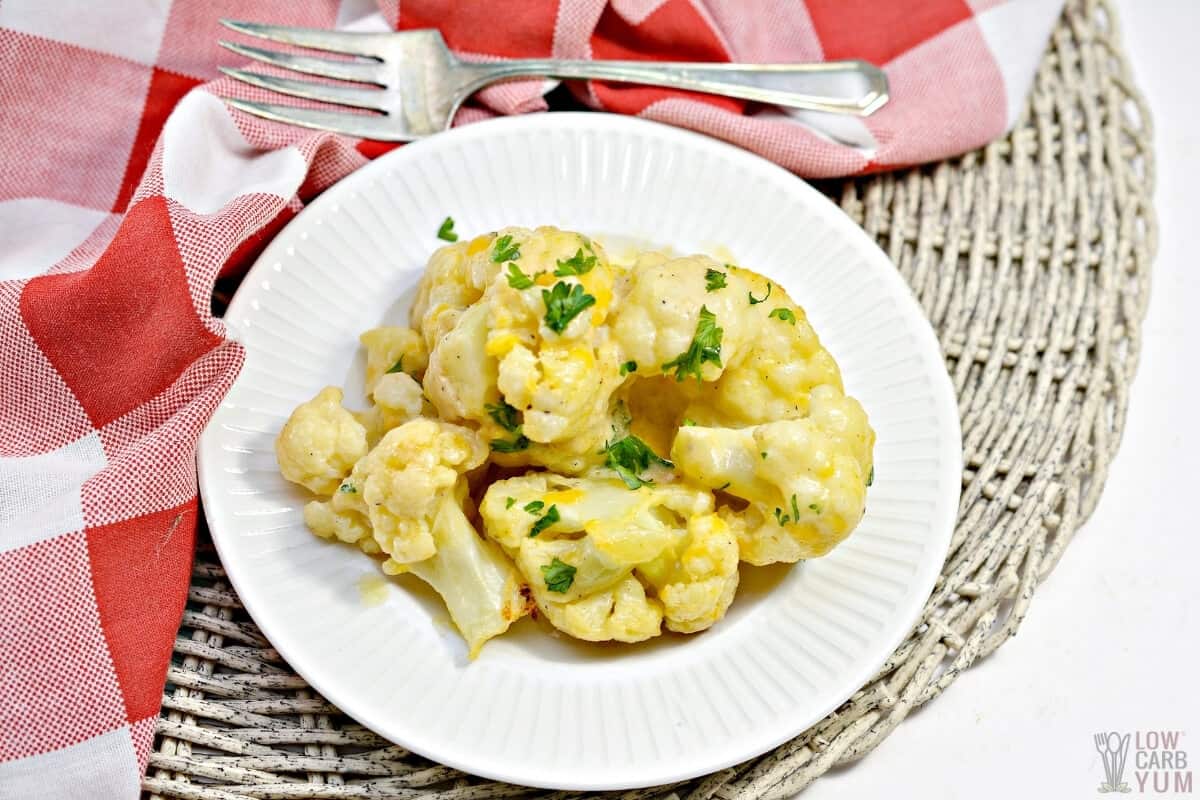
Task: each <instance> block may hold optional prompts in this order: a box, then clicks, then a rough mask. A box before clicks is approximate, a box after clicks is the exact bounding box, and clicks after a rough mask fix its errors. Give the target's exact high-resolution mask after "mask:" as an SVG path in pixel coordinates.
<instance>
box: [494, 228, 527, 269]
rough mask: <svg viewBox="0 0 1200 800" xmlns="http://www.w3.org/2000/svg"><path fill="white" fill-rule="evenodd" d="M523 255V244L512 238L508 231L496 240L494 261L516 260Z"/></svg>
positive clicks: (501, 262)
mask: <svg viewBox="0 0 1200 800" xmlns="http://www.w3.org/2000/svg"><path fill="white" fill-rule="evenodd" d="M520 257H521V245H520V244H519V243H517V242H514V241H513V240H512V237H511V236H509V235H508V234H507V233H506V234H504V235H503V236H501V237H500V238H499V239H497V240H496V248H495V249H494V250H493V251H492V261H495V262H496V263H497V264H503V263H504V262H505V261H516V260H517V259H518V258H520Z"/></svg>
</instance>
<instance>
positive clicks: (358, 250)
mask: <svg viewBox="0 0 1200 800" xmlns="http://www.w3.org/2000/svg"><path fill="white" fill-rule="evenodd" d="M447 214H452V215H453V216H454V218H455V220H456V221H457V225H458V230H459V231H460V233H462V234H464V235H473V234H476V233H480V232H483V231H488V230H495V229H497V228H500V227H502V226H505V225H525V226H536V225H539V224H553V225H558V226H560V227H563V228H569V229H575V230H579V231H583V232H585V233H588V234H593V235H598V236H599V237H600V239H601V241H605V237H606V235H608V236H611V237H620V238H622V239H632V240H636V241H642V242H649V243H655V244H658V245H667V246H671V247H673V248H675V250H676V251H679V252H696V251H708V252H715V253H716V254H717V255H718V257H723V258H724V259H725V260H729V258H730V257H731V256H732V257H733V258H736V259H737V261H738V263H740V264H744V265H745V266H748V267H751V268H753V269H755V270H758V271H760V272H762V273H764V274H766V275H767V276H769V277H771V278H773V279H774V280H776V281H778V282H779V283H780V284H781V285H782V286H784V287H785V288H786V289H787V290H788V292H789V293H790V294H791V296H792V297H793V298H795V299H796V301H797V302H798V303H800V305H802V306H803V307H804V308H805V309H806V310H807V311H808V314H809V317H810V319H811V320H812V323H813V326H814V327H815V328H816V330H817V333H818V334H819V335H820V336H821V338H822V340H823V342H824V343H825V344H826V346H827V347H828V348H829V350H830V351H831V352H832V353H833V355H834V357H835V358H836V359H837V360H838V362H839V363H840V364H841V367H842V371H843V374H844V377H845V383H846V388H847V391H848V392H850V393H851V394H853V395H854V396H855V397H857V398H858V399H859V400H860V401H861V402H862V404H863V406H864V407H865V408H866V410H867V413H868V414H869V415H870V419H871V424H872V425H873V426H874V427H875V430H876V432H877V433H878V444H877V446H876V449H875V465H876V470H875V475H876V477H875V484H874V486H873V487H872V488H871V490H870V492H869V496H868V507H869V510H868V512H867V515H866V518H865V519H864V520H863V522H862V524H861V525H860V526H859V528H858V530H857V531H856V532H855V533H854V534H853V535H852V536H851V538H850V539H849V540H847V542H846V543H845V544H843V545H842V546H841V547H839V548H838V549H836V550H835V551H834V552H833V553H832V554H831V555H829V556H827V557H825V558H822V559H817V560H814V561H812V562H809V563H805V564H802V565H798V566H797V567H795V568H792V569H786V568H781V567H775V568H768V569H750V568H745V569H744V570H743V576H744V577H743V588H741V589H740V590H739V593H738V596H737V600H736V601H735V602H734V605H733V607H732V609H731V610H730V612H729V615H728V616H727V617H726V619H725V620H723V621H722V622H720V623H718V624H717V625H716V626H715V627H714V628H713V629H711V630H710V631H708V632H707V633H704V634H700V635H697V636H691V637H683V636H674V635H669V636H664V637H660V638H659V639H658V640H655V641H653V642H651V643H648V644H645V645H636V646H603V645H588V644H583V643H576V642H574V641H571V640H568V639H566V638H561V637H559V638H556V637H552V636H547V635H546V634H545V632H544V631H543V630H542V629H541V628H539V627H538V626H537V624H536V623H533V622H532V621H528V620H525V621H522V622H521V623H519V624H518V625H517V626H515V627H514V629H513V630H512V631H510V633H509V634H508V635H506V636H503V637H501V638H499V639H494V640H492V641H491V642H489V643H488V644H487V645H486V646H485V647H484V649H483V653H482V655H480V657H479V658H478V659H477V660H476V661H474V662H473V663H468V662H467V660H466V648H465V647H464V645H463V642H462V640H461V639H460V638H459V637H458V635H457V634H456V633H455V632H454V631H453V629H452V628H451V627H450V625H449V622H448V617H447V615H446V612H445V610H444V609H443V607H442V606H441V604H440V602H438V600H437V597H436V595H433V594H432V593H431V592H430V591H429V590H427V589H423V588H422V586H421V584H420V583H419V581H416V580H415V579H412V578H404V579H400V580H396V581H389V582H388V583H387V584H386V585H385V587H384V588H383V589H382V590H380V591H379V592H378V593H379V594H382V595H383V596H384V597H385V598H386V599H385V600H384V601H383V602H382V603H378V602H374V601H372V599H371V597H372V595H374V594H376V592H374V591H361V589H363V587H365V586H367V585H369V584H370V583H371V582H372V581H373V580H374V579H373V578H372V576H375V575H378V574H380V573H379V572H378V568H377V567H376V565H375V562H373V561H372V560H371V559H369V558H367V557H366V556H364V555H362V554H361V553H359V552H358V551H356V550H353V549H351V548H350V547H348V546H343V545H337V544H331V543H329V542H326V541H322V540H319V539H317V538H316V537H314V536H313V535H312V534H310V533H309V532H308V531H307V530H306V529H305V528H304V524H303V522H302V520H301V513H300V510H301V507H302V505H303V503H304V502H305V499H306V498H305V496H304V494H303V492H302V491H301V490H299V489H297V488H296V487H294V486H291V485H289V484H287V483H286V482H284V480H283V479H282V478H280V477H279V474H278V472H277V471H276V466H275V457H274V451H273V441H274V439H275V435H276V433H277V432H278V431H279V428H280V426H281V425H282V424H283V422H284V420H285V418H286V417H287V415H288V414H289V413H290V411H291V410H292V408H293V407H294V406H296V405H297V404H298V403H300V402H302V401H304V400H306V399H308V398H309V397H311V396H312V395H313V394H314V393H316V391H317V390H318V389H319V388H320V387H322V386H325V385H327V384H337V385H344V386H347V387H348V391H347V397H348V398H351V402H353V399H354V398H356V397H361V390H359V389H358V388H356V387H360V386H361V382H362V371H363V366H362V357H361V356H360V355H359V354H358V345H357V336H358V334H359V332H361V331H362V330H363V329H365V328H368V327H371V326H373V325H376V324H379V323H382V322H390V323H403V322H404V321H405V319H406V315H407V310H408V306H409V303H410V302H411V298H412V296H413V290H414V287H415V284H416V282H417V280H418V278H419V276H420V272H421V269H422V267H423V266H424V264H425V261H426V259H427V258H428V256H429V254H430V253H431V252H432V251H433V249H434V248H435V247H437V246H438V245H439V244H440V242H439V241H438V240H437V239H436V238H435V237H434V233H435V232H436V231H437V229H438V225H439V224H440V223H441V221H442V219H443V217H445V216H446V215H447ZM226 322H227V323H228V325H229V330H230V332H231V334H232V335H233V336H235V337H236V338H237V339H239V340H240V341H241V342H243V343H244V344H245V346H246V365H245V368H244V369H243V370H242V374H241V376H240V377H239V378H238V380H237V383H236V384H235V386H234V387H233V390H232V391H231V392H230V393H229V397H228V398H227V399H226V400H225V402H224V403H222V404H221V407H220V408H219V409H218V410H217V412H216V414H215V415H214V417H213V420H212V422H211V424H210V425H209V426H208V429H207V430H206V431H205V433H204V436H203V438H202V439H201V442H200V488H201V491H202V493H203V498H204V509H205V512H206V513H207V515H208V520H209V524H210V526H211V528H212V535H213V538H214V539H215V541H216V544H217V547H218V549H219V550H220V554H221V560H222V562H223V563H224V564H225V568H226V569H227V570H228V572H229V576H230V578H231V579H232V581H233V584H234V586H235V587H236V589H237V591H238V593H239V595H240V596H241V599H242V602H243V603H244V604H245V606H246V608H247V610H249V612H250V614H251V616H253V617H254V620H255V622H257V623H258V625H259V627H260V628H262V630H263V632H264V633H265V634H266V635H267V637H268V638H269V639H270V640H271V642H272V643H273V644H274V645H275V647H277V648H278V649H279V651H280V653H282V654H283V656H284V657H285V658H286V659H287V660H288V662H289V663H290V664H291V665H292V666H293V667H294V668H295V669H296V670H297V671H298V672H299V673H300V674H301V675H302V676H304V678H305V679H306V680H307V681H308V682H309V683H311V684H312V685H313V686H314V687H315V688H316V689H317V690H318V691H320V692H321V694H323V695H324V696H325V697H327V698H328V699H329V700H330V701H332V702H334V703H336V704H337V705H338V706H340V707H341V708H342V709H344V710H345V711H346V712H347V713H348V714H350V716H352V717H354V718H355V719H357V720H359V721H360V722H362V724H364V725H366V726H367V727H369V728H371V729H373V730H375V731H377V732H378V733H380V734H381V735H383V736H385V737H387V738H388V739H391V740H392V741H395V742H397V743H398V744H400V745H403V746H404V747H407V748H410V749H411V750H413V751H415V752H417V753H420V754H422V755H424V756H427V757H429V758H431V759H435V760H437V761H439V762H442V763H444V764H449V765H451V766H454V767H458V768H460V769H463V770H466V771H467V772H472V773H475V774H477V775H482V776H486V777H489V778H495V779H498V780H505V781H512V782H515V783H523V784H531V785H536V786H544V787H552V788H568V789H589V790H598V789H615V788H628V787H635V786H646V785H652V784H658V783H665V782H670V781H675V780H680V779H684V778H689V777H693V776H696V775H701V774H703V773H706V772H711V771H713V770H716V769H719V768H722V767H725V766H728V765H731V764H735V763H737V762H740V761H743V760H745V759H748V758H751V757H753V756H756V755H758V754H760V753H763V752H765V751H767V750H769V749H770V748H772V747H774V746H775V745H777V744H780V743H781V742H783V741H785V740H787V739H788V738H790V737H792V736H794V735H795V734H797V733H799V732H801V731H803V730H804V729H805V728H806V727H808V726H809V725H811V724H812V723H814V722H816V721H818V720H820V719H821V718H822V717H823V716H824V715H825V714H827V713H828V712H829V711H830V710H832V709H834V708H835V707H837V706H838V704H840V703H841V702H842V701H843V700H845V699H846V698H847V697H849V696H850V694H851V693H853V692H854V691H855V690H856V689H858V688H859V687H860V686H861V685H862V684H863V683H865V682H866V681H867V680H869V679H870V678H871V677H872V675H873V674H874V672H875V671H876V670H877V669H878V668H879V667H880V666H881V665H882V663H883V661H884V659H885V658H886V657H887V656H888V654H889V653H891V651H892V650H893V649H894V648H895V647H896V646H897V645H898V644H899V643H900V642H901V641H902V640H903V638H904V636H905V635H906V634H907V633H908V631H909V629H910V628H911V626H912V625H913V623H914V622H915V620H916V618H917V616H918V614H919V612H920V609H921V607H922V604H923V603H924V601H925V600H926V598H927V597H928V595H929V592H930V590H931V589H932V587H933V584H934V580H935V578H936V577H937V575H938V572H939V569H940V567H941V564H942V560H943V559H944V557H945V554H946V549H947V546H948V544H949V541H950V534H951V530H952V527H953V521H954V515H955V511H956V509H957V506H958V495H959V486H960V472H961V456H960V452H961V447H960V445H961V443H960V437H959V427H958V414H957V410H956V405H955V400H954V394H953V391H952V388H951V384H950V381H949V379H948V377H947V374H946V370H945V367H944V366H943V363H942V358H941V355H940V353H939V350H938V345H937V342H936V340H935V338H934V336H933V332H932V331H931V329H930V327H929V324H928V323H927V322H926V320H925V318H924V316H923V315H922V313H921V310H920V308H919V307H918V305H917V303H916V301H915V300H914V299H913V297H912V295H911V294H910V292H909V289H908V287H907V286H906V285H905V283H904V281H903V280H902V279H901V278H900V276H899V275H898V274H897V272H896V270H895V269H894V268H893V266H892V265H891V263H890V262H889V261H888V259H887V257H886V256H885V255H884V254H883V253H882V252H881V251H880V250H879V249H878V248H877V247H876V246H875V244H874V243H873V242H872V241H871V240H870V239H869V238H868V237H867V236H866V235H865V234H864V233H863V232H862V230H860V229H859V228H858V227H857V226H856V225H855V224H854V223H853V222H852V221H851V220H850V219H849V218H847V217H846V216H845V215H844V214H843V213H842V212H841V211H840V210H839V209H838V208H837V207H836V206H834V205H833V204H832V203H830V202H829V201H828V200H827V199H826V198H825V197H824V196H822V195H821V194H820V193H819V192H817V191H816V190H814V189H812V188H811V187H809V186H808V185H807V184H805V183H804V182H802V181H800V180H799V179H797V178H796V177H794V176H792V175H791V174H789V173H787V172H785V171H784V170H782V169H780V168H778V167H776V166H774V165H772V164H770V163H768V162H767V161H764V160H762V159H760V158H758V157H757V156H753V155H750V154H749V153H746V152H744V151H741V150H738V149H736V148H734V147H731V146H729V145H726V144H722V143H721V142H718V141H715V140H713V139H709V138H705V137H702V136H698V135H696V134H692V133H688V132H685V131H681V130H677V129H674V128H670V127H666V126H661V125H657V124H654V123H650V122H644V121H640V120H634V119H629V118H625V117H618V116H610V115H601V114H536V115H531V116H526V117H516V118H510V119H502V120H497V121H493V122H485V123H481V124H477V125H470V126H467V127H463V128H458V129H455V130H453V131H450V132H449V133H445V134H439V135H438V136H435V137H433V138H431V139H427V140H425V141H422V142H418V143H416V144H411V145H408V146H406V147H403V148H401V149H399V150H397V151H395V152H393V153H390V154H388V155H386V156H383V157H382V158H380V159H378V160H377V161H375V162H373V163H371V164H368V165H367V166H365V167H363V168H362V169H361V170H359V171H358V172H356V173H354V174H353V175H351V176H350V177H348V178H346V179H345V180H343V181H342V182H341V183H339V184H337V185H336V186H334V187H333V188H332V189H330V190H329V191H327V192H325V194H324V195H323V196H322V197H320V198H319V199H318V200H317V201H316V202H314V203H313V204H312V205H311V206H310V207H309V208H308V209H306V210H305V211H304V212H303V213H302V214H300V215H299V216H298V217H297V218H296V219H295V220H293V221H292V222H291V224H289V225H288V226H287V228H285V229H284V230H283V232H282V233H280V234H279V236H278V237H276V238H275V240H274V241H273V242H272V243H271V245H270V246H269V247H268V248H267V250H266V251H265V252H264V253H263V255H262V257H261V258H260V259H259V260H258V263H257V264H255V266H254V268H253V269H252V270H251V272H250V274H249V275H248V276H247V277H246V280H245V281H244V282H243V284H242V287H241V289H240V290H239V291H238V293H237V296H236V297H235V298H234V300H233V303H232V304H231V305H230V308H229V312H228V314H227V315H226Z"/></svg>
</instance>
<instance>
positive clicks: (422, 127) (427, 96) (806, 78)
mask: <svg viewBox="0 0 1200 800" xmlns="http://www.w3.org/2000/svg"><path fill="white" fill-rule="evenodd" d="M221 23H222V24H223V25H225V26H226V27H227V28H231V29H232V30H235V31H238V32H239V33H244V34H248V35H250V36H255V37H258V38H261V39H267V40H269V41H272V42H279V43H282V44H289V45H295V46H298V47H303V48H308V49H310V50H324V51H327V52H331V53H338V54H341V55H343V56H354V57H355V58H353V59H344V58H343V59H332V58H321V57H318V56H313V55H295V54H291V53H282V52H279V51H276V50H268V49H263V48H259V47H250V46H247V45H243V44H236V43H234V42H227V41H222V42H221V43H220V44H221V46H223V47H225V48H227V49H229V50H232V51H233V52H235V53H237V54H239V55H242V56H245V57H246V58H249V59H252V60H254V61H261V62H263V63H266V64H271V65H273V66H276V67H281V68H283V69H286V70H291V71H293V72H301V73H305V74H308V75H317V76H319V77H322V78H333V79H335V80H338V81H345V82H347V83H342V84H334V83H324V82H322V83H317V82H314V81H303V80H296V79H293V78H283V77H276V76H274V75H265V74H261V73H255V72H248V71H246V70H242V69H231V68H227V67H222V68H221V71H222V72H224V73H225V74H226V75H228V76H229V77H231V78H234V79H236V80H239V81H243V82H244V83H248V84H251V85H253V86H257V87H259V88H262V89H268V90H271V91H274V92H278V93H280V94H285V95H290V96H293V97H302V98H305V99H308V100H318V101H322V102H326V103H334V104H337V105H341V106H349V107H351V108H357V109H365V110H367V111H369V112H374V113H369V114H361V113H347V112H339V111H332V110H325V109H314V108H298V107H296V106H287V105H279V104H275V103H259V102H252V101H248V100H238V99H234V98H225V102H227V103H229V105H231V106H233V107H234V108H238V109H241V110H242V111H245V112H246V113H249V114H254V115H256V116H259V117H265V118H266V119H271V120H276V121H278V122H285V123H290V124H292V125H302V126H304V127H307V128H317V129H320V130H330V131H335V132H337V133H344V134H348V135H350V136H357V137H361V138H364V139H376V140H380V141H389V142H406V141H410V140H412V139H419V138H421V137H423V136H429V135H430V134H434V133H437V132H438V131H441V130H445V129H446V128H448V127H449V126H450V121H451V119H453V118H454V113H455V112H456V111H457V110H458V107H459V106H460V105H462V103H463V101H464V100H466V99H467V98H468V97H470V96H471V94H473V93H474V92H476V91H477V90H479V89H481V88H483V87H485V86H488V85H490V84H492V83H495V82H497V81H505V80H511V79H514V78H528V77H542V78H565V79H592V78H595V79H600V80H610V81H619V82H625V83H642V84H649V85H653V86H666V87H670V88H673V89H690V90H692V91H698V92H707V93H710V94H721V95H726V96H729V97H738V98H741V99H744V100H753V101H757V102H760V103H769V104H773V105H778V106H787V107H790V108H798V109H806V110H809V111H826V112H832V113H837V114H853V115H857V116H867V115H869V114H871V113H873V112H874V111H876V110H877V109H879V108H880V107H881V106H882V105H883V104H884V103H886V102H887V100H888V85H887V76H886V75H884V73H883V72H882V71H881V70H880V69H879V68H877V67H875V66H874V65H872V64H868V63H867V62H865V61H857V60H850V61H829V62H824V63H811V64H726V63H684V62H647V61H568V60H561V59H519V60H510V61H496V62H486V63H479V62H466V61H461V60H460V59H458V58H457V57H456V56H455V55H454V54H453V53H451V52H450V49H449V48H448V47H447V46H446V42H445V40H443V39H442V35H441V33H439V32H438V31H437V30H435V29H427V30H412V31H401V32H397V33H350V32H346V31H329V30H320V29H316V28H296V27H289V26H282V25H262V24H259V23H254V22H239V21H237V20H230V19H223V20H221Z"/></svg>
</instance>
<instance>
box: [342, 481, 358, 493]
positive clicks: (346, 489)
mask: <svg viewBox="0 0 1200 800" xmlns="http://www.w3.org/2000/svg"><path fill="white" fill-rule="evenodd" d="M338 491H339V492H342V493H343V494H357V493H358V489H355V488H354V484H353V483H343V484H342V485H341V486H339V487H338Z"/></svg>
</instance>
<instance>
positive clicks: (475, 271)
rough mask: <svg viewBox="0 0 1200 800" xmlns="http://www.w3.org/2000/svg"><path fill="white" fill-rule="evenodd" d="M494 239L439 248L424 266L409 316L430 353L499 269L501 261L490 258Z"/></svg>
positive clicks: (477, 237)
mask: <svg viewBox="0 0 1200 800" xmlns="http://www.w3.org/2000/svg"><path fill="white" fill-rule="evenodd" d="M496 238H497V237H496V236H494V235H492V234H487V235H484V236H476V237H475V238H474V239H471V240H470V241H464V242H458V243H457V244H451V245H447V246H445V247H442V248H439V249H438V250H437V251H436V252H435V253H434V254H433V256H432V257H430V259H429V263H428V264H426V265H425V273H424V274H423V275H422V276H421V283H420V285H418V286H417V297H416V299H415V300H414V301H413V306H412V313H410V314H409V319H410V320H411V321H412V323H413V324H415V325H416V326H417V329H418V330H419V331H421V335H422V336H423V337H424V339H425V347H426V349H427V350H429V351H430V352H432V351H433V348H434V347H435V346H436V345H437V343H438V341H440V340H441V338H442V337H443V336H445V335H446V334H447V333H449V332H450V331H451V330H453V329H454V326H455V325H456V324H458V318H459V317H460V316H461V315H462V313H463V311H465V310H466V309H467V308H468V307H470V306H471V305H472V304H473V303H474V302H475V301H476V300H478V299H479V298H480V297H482V296H483V290H484V289H485V288H487V285H488V284H489V283H491V282H492V279H493V278H495V277H496V275H497V273H499V272H500V267H501V263H502V262H500V261H496V260H493V258H492V257H493V256H494V255H497V252H496V250H495V249H494V248H493V246H492V245H493V243H494V242H495V241H496Z"/></svg>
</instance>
